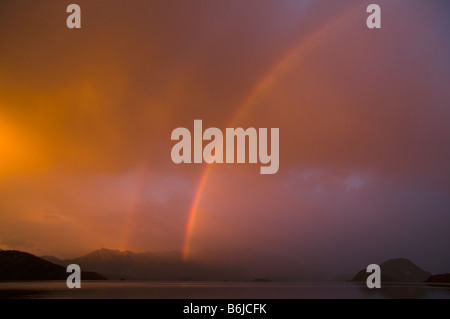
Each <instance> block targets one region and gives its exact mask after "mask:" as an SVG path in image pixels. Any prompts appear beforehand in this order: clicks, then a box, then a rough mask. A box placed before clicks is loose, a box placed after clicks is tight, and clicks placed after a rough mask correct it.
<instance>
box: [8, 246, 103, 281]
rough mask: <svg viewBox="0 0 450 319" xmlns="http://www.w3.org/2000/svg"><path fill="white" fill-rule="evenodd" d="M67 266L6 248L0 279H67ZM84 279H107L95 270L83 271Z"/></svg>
mask: <svg viewBox="0 0 450 319" xmlns="http://www.w3.org/2000/svg"><path fill="white" fill-rule="evenodd" d="M69 275H70V274H69V273H67V272H66V268H65V267H62V266H60V265H56V264H54V263H51V262H49V261H47V260H44V259H41V258H39V257H36V256H34V255H32V254H29V253H25V252H21V251H16V250H6V251H0V281H5V280H66V279H67V277H68V276H69ZM81 279H82V280H105V279H106V278H105V277H103V276H102V275H100V274H97V273H94V272H84V271H82V272H81Z"/></svg>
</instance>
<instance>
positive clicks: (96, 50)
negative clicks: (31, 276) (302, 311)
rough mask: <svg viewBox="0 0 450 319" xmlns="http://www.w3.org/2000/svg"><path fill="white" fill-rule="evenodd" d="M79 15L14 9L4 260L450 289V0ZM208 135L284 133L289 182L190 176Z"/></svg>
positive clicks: (215, 171) (1, 20) (5, 25)
mask: <svg viewBox="0 0 450 319" xmlns="http://www.w3.org/2000/svg"><path fill="white" fill-rule="evenodd" d="M373 2H376V3H378V4H379V5H380V6H381V9H382V16H381V17H382V28H381V29H376V30H370V29H368V28H367V26H366V18H367V16H368V14H367V13H366V7H367V5H368V4H370V3H373ZM76 3H77V4H79V5H80V7H81V23H82V28H81V29H68V28H67V27H66V18H67V16H68V14H67V13H66V7H67V5H68V4H69V2H67V3H66V2H64V1H50V0H48V1H42V0H40V1H25V0H24V1H5V0H2V1H1V2H0V30H2V31H1V32H0V248H1V249H18V250H24V251H28V252H31V253H35V254H37V255H55V256H58V257H60V258H71V257H76V256H80V255H83V254H86V253H88V252H90V251H92V250H95V249H99V248H102V247H105V248H110V249H120V250H132V251H137V252H140V251H165V250H179V251H183V253H184V256H185V257H186V258H189V255H190V254H192V253H195V252H198V251H201V250H204V249H228V250H230V251H232V250H233V249H252V250H258V251H263V252H268V253H276V254H280V255H286V256H290V257H292V258H295V259H296V260H298V261H299V262H301V263H302V264H304V265H307V266H310V267H315V268H317V269H321V270H327V269H328V268H333V269H334V270H333V271H336V272H339V271H352V270H355V267H356V269H360V268H361V267H365V265H368V264H370V263H381V262H382V261H385V260H387V259H390V258H397V257H406V258H409V259H411V260H412V261H413V262H415V263H416V264H418V265H419V266H421V267H422V268H424V269H426V270H429V271H431V272H433V273H439V272H450V256H449V255H448V254H446V253H445V252H446V251H447V250H448V244H449V243H450V232H449V231H448V230H449V229H450V196H449V195H450V165H449V163H450V90H449V87H450V60H449V58H448V57H449V56H450V40H449V38H448V31H449V30H450V22H449V20H448V16H449V14H450V5H449V4H448V1H445V0H442V1H439V0H433V1H427V2H424V1H419V0H408V1H406V0H399V1H395V2H392V1H385V0H377V1H356V0H342V1H339V2H337V1H329V0H314V1H311V0H309V1H304V0H301V1H300V0H291V1H288V0H281V1H268V0H258V1H256V0H247V1H238V0H227V1H224V0H221V1H207V0H202V1H201V0H190V1H181V0H164V1H163V0H152V1H138V0H132V1H119V0H113V1H94V2H93V1H77V2H76ZM196 119H201V120H202V121H203V127H204V128H207V127H217V128H220V129H221V130H223V131H225V128H227V127H234V128H237V127H243V128H248V127H255V128H279V129H280V143H279V145H280V156H279V158H280V167H279V170H278V172H277V173H276V174H273V175H261V174H259V166H260V164H213V165H212V166H211V165H208V164H179V165H177V164H174V163H173V162H172V160H171V156H170V154H171V149H172V147H173V146H174V144H175V143H176V142H175V141H172V140H171V132H172V131H173V130H174V129H175V128H177V127H186V128H188V129H190V130H191V132H193V127H194V120H196Z"/></svg>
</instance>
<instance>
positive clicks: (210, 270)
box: [42, 248, 313, 281]
mask: <svg viewBox="0 0 450 319" xmlns="http://www.w3.org/2000/svg"><path fill="white" fill-rule="evenodd" d="M42 258H44V259H46V260H48V261H51V262H54V263H56V264H59V265H62V266H67V265H68V264H71V263H75V264H78V265H80V267H81V268H82V269H86V270H90V271H95V272H99V273H102V274H103V275H105V276H106V277H107V278H109V279H142V280H220V281H222V280H229V281H234V280H236V281H251V280H253V279H255V278H267V279H270V280H277V281H287V280H312V279H313V278H312V277H311V276H312V275H311V272H310V271H308V270H306V269H305V268H304V267H302V266H301V265H300V264H298V263H297V262H296V261H294V260H289V259H286V258H283V259H280V258H274V257H273V256H268V255H264V254H260V253H257V252H254V251H248V250H246V251H244V250H242V251H204V252H201V253H199V254H196V255H193V256H191V257H190V258H189V259H188V260H184V259H183V255H182V253H181V252H179V251H167V252H144V253H135V252H131V251H119V250H110V249H104V248H103V249H99V250H96V251H93V252H91V253H89V254H87V255H85V256H82V257H78V258H74V259H69V260H59V259H58V258H56V257H53V256H43V257H42Z"/></svg>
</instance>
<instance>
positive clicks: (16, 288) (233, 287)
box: [0, 281, 450, 299]
mask: <svg viewBox="0 0 450 319" xmlns="http://www.w3.org/2000/svg"><path fill="white" fill-rule="evenodd" d="M0 298H58V299H66V298H83V299H117V298H127V299H147V298H148V299H185V298H190V299H204V298H208V299H216V298H217V299H249V298H251V299H311V298H318V299H323V298H339V299H342V298H345V299H347V298H358V299H360V298H371V299H373V298H446V299H450V285H435V286H432V285H427V284H423V283H417V284H399V283H398V284H397V283H389V284H388V283H386V284H383V285H382V288H381V289H368V288H367V287H366V286H365V285H364V284H355V283H228V282H227V283H195V282H148V281H126V282H124V281H108V282H104V281H99V282H96V281H91V282H83V283H82V288H81V289H68V288H67V286H66V283H65V282H63V281H47V282H3V283H0Z"/></svg>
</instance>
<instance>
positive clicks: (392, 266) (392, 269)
mask: <svg viewBox="0 0 450 319" xmlns="http://www.w3.org/2000/svg"><path fill="white" fill-rule="evenodd" d="M380 268H381V281H382V282H423V281H425V280H426V279H427V278H429V277H430V276H431V274H430V273H429V272H427V271H424V270H423V269H422V268H420V267H419V266H417V265H415V264H414V263H412V262H411V261H410V260H408V259H405V258H397V259H390V260H388V261H385V262H383V263H381V264H380ZM369 275H370V273H367V272H366V269H362V270H360V271H359V272H358V273H357V274H356V275H355V276H354V277H353V278H352V279H351V281H354V282H365V281H366V280H367V277H368V276H369Z"/></svg>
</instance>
